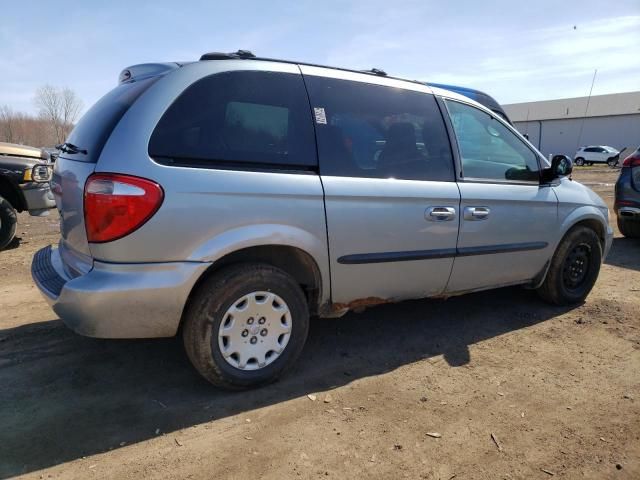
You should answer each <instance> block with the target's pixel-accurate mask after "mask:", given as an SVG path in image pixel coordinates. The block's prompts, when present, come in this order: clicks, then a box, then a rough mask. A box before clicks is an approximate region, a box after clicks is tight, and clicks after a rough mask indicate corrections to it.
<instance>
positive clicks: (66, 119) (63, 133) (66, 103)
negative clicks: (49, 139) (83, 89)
mask: <svg viewBox="0 0 640 480" xmlns="http://www.w3.org/2000/svg"><path fill="white" fill-rule="evenodd" d="M34 101H35V104H36V107H38V111H39V112H40V117H41V118H42V119H44V120H46V121H47V122H48V124H49V126H50V128H51V129H52V130H53V132H54V136H55V141H56V142H57V143H62V142H64V140H65V139H66V138H67V135H68V134H69V132H70V131H71V128H72V127H73V123H74V122H75V121H76V120H77V119H78V116H79V115H80V111H81V110H82V100H80V97H78V95H76V93H75V92H74V91H73V90H71V89H70V88H67V87H65V88H57V87H53V86H51V85H44V86H43V87H40V88H39V89H38V90H37V91H36V95H35V99H34Z"/></svg>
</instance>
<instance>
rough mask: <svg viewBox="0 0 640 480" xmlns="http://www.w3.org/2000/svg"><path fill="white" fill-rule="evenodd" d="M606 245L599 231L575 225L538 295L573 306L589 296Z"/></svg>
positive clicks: (557, 252) (546, 299)
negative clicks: (603, 246)
mask: <svg viewBox="0 0 640 480" xmlns="http://www.w3.org/2000/svg"><path fill="white" fill-rule="evenodd" d="M601 262H602V245H601V244H600V239H599V238H598V235H597V234H596V232H594V231H593V230H591V229H590V228H587V227H582V226H578V227H574V228H573V229H572V230H570V231H569V232H568V233H567V234H566V235H565V236H564V238H563V239H562V241H561V242H560V245H558V248H557V250H556V252H555V253H554V255H553V258H552V260H551V265H550V267H549V271H548V272H547V276H546V278H545V280H544V282H543V283H542V285H541V286H540V288H538V290H537V291H538V294H539V295H540V296H541V297H542V298H543V299H544V300H545V301H547V302H549V303H552V304H555V305H572V304H576V303H581V302H582V301H584V299H585V298H587V295H589V292H591V289H592V288H593V285H594V284H595V283H596V280H597V279H598V273H599V272H600V264H601Z"/></svg>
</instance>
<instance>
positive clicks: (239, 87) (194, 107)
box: [149, 71, 317, 169]
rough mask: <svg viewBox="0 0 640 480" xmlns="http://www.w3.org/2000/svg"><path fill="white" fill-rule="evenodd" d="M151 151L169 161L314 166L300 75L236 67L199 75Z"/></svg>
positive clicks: (165, 118)
mask: <svg viewBox="0 0 640 480" xmlns="http://www.w3.org/2000/svg"><path fill="white" fill-rule="evenodd" d="M149 155H150V156H151V157H152V158H154V159H155V160H156V161H157V162H159V163H164V164H170V165H176V164H178V165H194V166H205V167H206V166H209V167H211V168H215V167H225V166H230V167H233V166H236V167H238V166H239V167H263V168H283V169H315V168H316V165H317V159H316V151H315V137H314V132H313V124H312V119H311V111H310V108H309V102H308V99H307V94H306V90H305V87H304V82H303V80H302V76H301V75H295V74H289V73H279V72H254V71H234V72H225V73H219V74H216V75H211V76H209V77H205V78H203V79H201V80H198V81H197V82H195V83H194V84H192V85H191V86H190V87H188V88H187V89H186V90H185V91H184V92H183V93H182V94H181V95H180V96H179V97H178V98H177V99H176V100H175V101H174V103H173V104H172V105H171V106H170V107H169V108H168V109H167V111H166V113H165V114H164V115H163V116H162V118H161V119H160V121H159V122H158V125H157V126H156V128H155V130H154V132H153V134H152V135H151V140H150V141H149Z"/></svg>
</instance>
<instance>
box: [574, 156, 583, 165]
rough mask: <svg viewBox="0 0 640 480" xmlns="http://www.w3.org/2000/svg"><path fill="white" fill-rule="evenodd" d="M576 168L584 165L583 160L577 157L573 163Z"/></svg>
mask: <svg viewBox="0 0 640 480" xmlns="http://www.w3.org/2000/svg"><path fill="white" fill-rule="evenodd" d="M574 163H575V164H576V165H577V166H578V167H582V166H583V165H584V158H582V157H578V158H576V161H575V162H574Z"/></svg>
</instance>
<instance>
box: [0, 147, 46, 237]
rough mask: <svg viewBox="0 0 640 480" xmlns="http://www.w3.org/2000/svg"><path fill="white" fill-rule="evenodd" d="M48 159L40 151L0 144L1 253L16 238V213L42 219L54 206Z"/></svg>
mask: <svg viewBox="0 0 640 480" xmlns="http://www.w3.org/2000/svg"><path fill="white" fill-rule="evenodd" d="M48 159H49V155H48V154H47V153H46V152H44V151H43V150H41V149H39V148H34V147H26V146H24V145H16V144H13V143H4V142H0V250H2V249H3V248H5V247H6V246H7V245H9V243H11V240H13V237H14V236H15V233H16V225H17V223H18V216H17V212H23V211H28V212H29V213H30V214H31V215H34V216H42V215H48V214H49V209H51V208H54V207H55V206H56V204H55V200H54V198H53V194H52V193H51V189H50V188H49V181H50V180H51V165H50V164H49V162H48Z"/></svg>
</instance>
